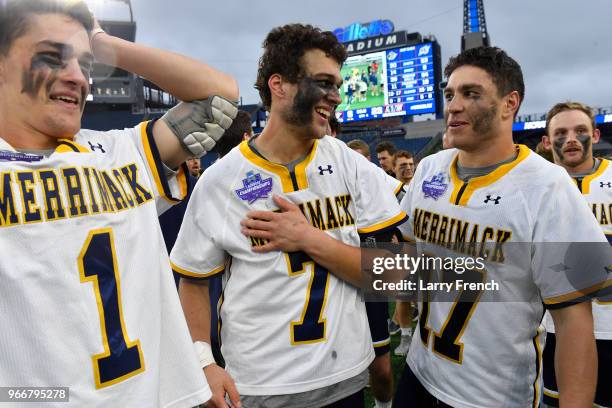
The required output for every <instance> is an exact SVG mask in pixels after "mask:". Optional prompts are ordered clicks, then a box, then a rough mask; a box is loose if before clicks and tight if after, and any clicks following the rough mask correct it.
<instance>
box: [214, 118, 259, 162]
mask: <svg viewBox="0 0 612 408" xmlns="http://www.w3.org/2000/svg"><path fill="white" fill-rule="evenodd" d="M251 123H252V122H251V114H250V113H249V112H247V111H243V110H239V111H238V114H237V115H236V117H235V118H234V121H233V122H232V125H231V126H230V127H229V128H227V130H226V131H225V133H224V134H223V137H222V138H221V140H219V141H218V142H217V146H216V147H215V149H216V150H217V153H219V156H221V157H223V156H225V155H226V154H227V153H229V151H230V150H232V149H233V148H234V147H235V146H238V145H239V144H240V143H241V142H242V140H243V136H244V134H245V133H252V132H253V128H252V127H251Z"/></svg>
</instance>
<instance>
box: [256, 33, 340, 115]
mask: <svg viewBox="0 0 612 408" xmlns="http://www.w3.org/2000/svg"><path fill="white" fill-rule="evenodd" d="M263 49H264V53H263V55H262V56H261V58H260V59H259V68H258V70H257V80H256V81H255V89H257V90H258V91H259V96H260V97H261V101H262V102H263V104H264V106H265V107H266V109H268V110H269V109H270V106H271V105H272V92H270V88H269V87H268V79H270V77H271V76H272V75H274V74H280V75H282V76H283V77H284V78H285V79H286V80H287V81H289V82H290V83H297V82H298V80H299V79H300V76H302V75H303V74H304V69H303V66H302V57H303V56H304V53H305V52H306V51H308V50H312V49H319V50H321V51H323V52H324V53H325V55H327V56H329V57H331V58H333V59H334V60H335V61H336V62H337V63H338V64H340V65H342V63H343V62H344V60H346V55H347V54H346V49H345V48H344V47H343V46H342V44H340V43H339V42H338V39H337V38H336V36H335V35H334V34H333V33H332V32H331V31H321V30H320V29H319V28H316V27H313V26H311V25H305V24H287V25H284V26H282V27H276V28H274V29H272V31H270V33H269V34H268V36H267V37H266V39H265V40H264V42H263Z"/></svg>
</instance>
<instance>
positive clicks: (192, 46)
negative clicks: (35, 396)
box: [95, 0, 612, 114]
mask: <svg viewBox="0 0 612 408" xmlns="http://www.w3.org/2000/svg"><path fill="white" fill-rule="evenodd" d="M484 4H485V15H486V20H487V30H488V32H489V35H490V38H491V42H492V45H496V46H498V47H501V48H503V49H505V50H506V51H507V52H508V53H509V54H510V55H511V56H512V57H513V58H515V59H516V60H517V61H518V62H519V64H521V66H522V68H523V73H524V76H525V83H526V97H525V101H524V103H523V106H522V108H521V112H520V113H522V114H524V113H541V112H545V111H546V110H547V109H548V108H549V107H550V106H551V105H552V104H554V103H556V102H558V101H562V100H567V99H574V100H578V101H581V102H585V103H588V104H591V105H593V106H598V107H608V106H612V24H611V23H610V22H611V21H612V0H582V1H578V0H485V1H484ZM132 7H133V11H134V19H135V21H136V23H137V34H136V41H137V42H140V43H143V44H147V45H152V46H156V47H160V48H165V49H169V50H172V51H176V52H179V53H182V54H186V55H189V56H191V57H194V58H197V59H199V60H202V61H204V62H207V63H209V64H211V65H213V66H215V67H216V68H219V69H221V70H223V71H225V72H228V73H230V74H231V75H233V76H235V77H236V78H237V79H238V82H239V85H240V90H241V95H242V97H243V103H245V104H248V103H257V102H259V96H258V94H257V92H256V91H255V90H254V89H253V83H254V81H255V76H256V71H257V61H258V58H259V56H260V55H261V43H262V41H263V39H264V38H265V36H266V34H267V33H268V32H269V31H270V29H272V28H273V27H275V26H278V25H282V24H286V23H291V22H301V23H309V24H313V25H316V26H319V27H321V28H322V29H326V30H333V29H335V28H337V27H344V26H347V25H349V24H352V23H355V22H362V23H365V22H368V21H372V20H377V19H387V20H391V21H392V22H393V23H394V25H395V29H396V30H407V31H408V32H413V31H418V32H420V33H421V34H423V35H427V34H433V35H434V36H435V37H436V38H437V39H438V42H439V43H440V46H441V48H442V65H443V66H444V65H445V64H446V62H447V61H448V58H449V57H450V56H452V55H455V54H457V53H458V52H459V50H460V47H461V35H462V31H463V28H462V26H463V1H462V0H368V1H364V0H352V1H345V0H342V1H337V0H327V1H322V0H300V1H294V0H260V1H251V0H223V1H211V0H172V1H170V0H132ZM95 11H96V13H97V14H98V15H99V16H100V17H101V19H109V17H112V18H118V19H128V18H129V12H128V8H127V6H126V5H124V4H120V3H119V4H114V5H113V4H109V3H105V4H103V5H100V6H96V7H95Z"/></svg>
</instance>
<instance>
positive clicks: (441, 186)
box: [422, 173, 448, 200]
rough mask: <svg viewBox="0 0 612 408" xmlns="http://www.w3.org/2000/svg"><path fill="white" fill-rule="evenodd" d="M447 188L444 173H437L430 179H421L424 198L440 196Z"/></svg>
mask: <svg viewBox="0 0 612 408" xmlns="http://www.w3.org/2000/svg"><path fill="white" fill-rule="evenodd" d="M447 188H448V183H447V182H446V175H445V174H444V173H438V174H436V175H435V176H433V177H432V178H431V180H425V181H423V186H422V190H423V194H424V195H425V198H433V199H434V200H437V199H438V198H440V197H442V195H443V194H444V193H445V192H446V189H447Z"/></svg>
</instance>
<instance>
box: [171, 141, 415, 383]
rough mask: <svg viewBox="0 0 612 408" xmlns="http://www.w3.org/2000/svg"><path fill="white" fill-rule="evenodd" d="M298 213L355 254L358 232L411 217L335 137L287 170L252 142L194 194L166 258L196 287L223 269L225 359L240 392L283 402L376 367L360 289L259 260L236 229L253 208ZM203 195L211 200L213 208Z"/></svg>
mask: <svg viewBox="0 0 612 408" xmlns="http://www.w3.org/2000/svg"><path fill="white" fill-rule="evenodd" d="M273 194H277V195H280V196H282V197H285V198H286V199H288V200H290V201H292V202H294V203H295V204H297V205H298V206H299V207H300V209H301V210H302V212H303V213H304V215H305V216H306V218H307V220H308V222H309V223H310V224H311V225H313V226H314V227H316V228H319V229H321V230H323V231H325V233H327V234H329V235H331V236H332V237H334V238H335V239H338V240H341V241H342V242H344V243H346V244H349V245H353V246H359V245H360V239H359V234H360V233H364V234H371V233H375V232H378V231H383V230H386V229H390V228H394V227H395V226H397V225H398V224H399V223H401V222H403V221H404V220H405V218H406V215H405V214H404V213H403V212H402V211H401V210H400V208H399V204H398V203H397V200H396V198H395V197H394V195H393V194H392V193H391V191H390V189H389V187H388V184H387V182H386V180H385V173H384V171H382V170H381V169H379V168H377V167H376V166H373V165H372V164H371V163H370V162H369V161H367V160H366V159H365V158H364V157H363V156H361V155H360V154H359V153H356V152H354V151H353V150H351V149H349V148H348V147H346V145H345V144H344V143H343V142H341V141H338V140H336V139H334V138H332V137H329V136H326V137H324V138H322V139H320V140H317V141H315V143H314V146H313V148H312V150H311V152H310V153H309V154H308V156H307V157H306V158H305V159H304V160H303V161H302V162H300V163H299V164H297V165H296V166H295V170H294V171H289V170H288V169H287V168H286V167H285V166H282V165H279V164H275V163H271V162H269V161H266V160H265V159H263V158H262V157H260V156H259V155H258V154H257V153H256V152H254V151H253V150H252V148H251V147H250V146H249V144H248V142H243V143H242V144H240V145H239V146H238V147H236V148H234V149H233V150H232V151H231V152H230V153H229V154H228V155H226V156H225V157H224V158H222V159H221V160H220V161H218V162H216V163H215V164H213V165H212V166H211V167H209V168H208V169H206V171H205V172H204V174H203V175H202V176H201V177H200V179H199V180H198V183H197V185H196V187H195V189H194V191H193V193H192V195H191V199H190V201H189V204H188V206H187V212H186V215H185V219H186V220H190V222H188V223H183V225H182V227H181V230H180V232H179V235H178V238H177V241H176V244H175V246H174V248H173V249H172V253H171V255H170V259H171V262H172V265H173V267H174V269H175V271H177V272H179V273H182V274H183V275H186V276H188V277H192V278H206V277H209V276H211V275H214V274H217V273H221V272H223V295H222V305H221V306H220V311H219V316H220V321H221V330H220V332H221V344H222V345H221V352H222V354H223V357H224V359H225V362H226V370H227V371H228V373H229V374H230V375H231V376H232V377H233V379H234V380H235V382H236V386H237V388H238V391H239V392H240V393H241V394H243V395H285V394H294V393H300V392H305V391H310V390H315V389H318V388H322V387H325V386H328V385H333V384H335V383H338V382H340V381H343V380H346V379H348V378H351V377H354V376H355V375H357V374H359V373H361V372H362V371H364V370H365V369H366V368H367V367H368V365H369V364H370V362H371V361H372V359H373V358H374V353H373V348H372V341H371V337H370V332H369V326H368V321H367V317H366V313H365V307H364V302H363V300H362V298H361V296H360V295H359V293H358V290H357V289H356V288H355V287H354V286H352V285H350V284H348V283H346V282H344V281H343V280H340V279H338V278H336V277H335V276H334V275H333V274H331V273H329V272H328V271H327V270H326V269H325V268H323V267H321V266H320V265H317V264H315V263H314V262H313V260H312V259H311V258H309V257H308V256H307V255H306V254H305V253H304V252H294V253H284V252H278V251H275V252H269V253H254V252H253V250H252V248H253V247H255V246H258V245H262V244H263V243H264V241H263V240H259V239H253V238H251V239H249V238H247V237H245V236H244V235H243V234H242V233H241V232H240V221H241V220H243V219H245V217H246V213H247V212H248V211H250V210H276V206H275V204H274V203H273V201H272V195H273ZM206 197H215V200H214V201H209V200H207V199H206Z"/></svg>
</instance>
